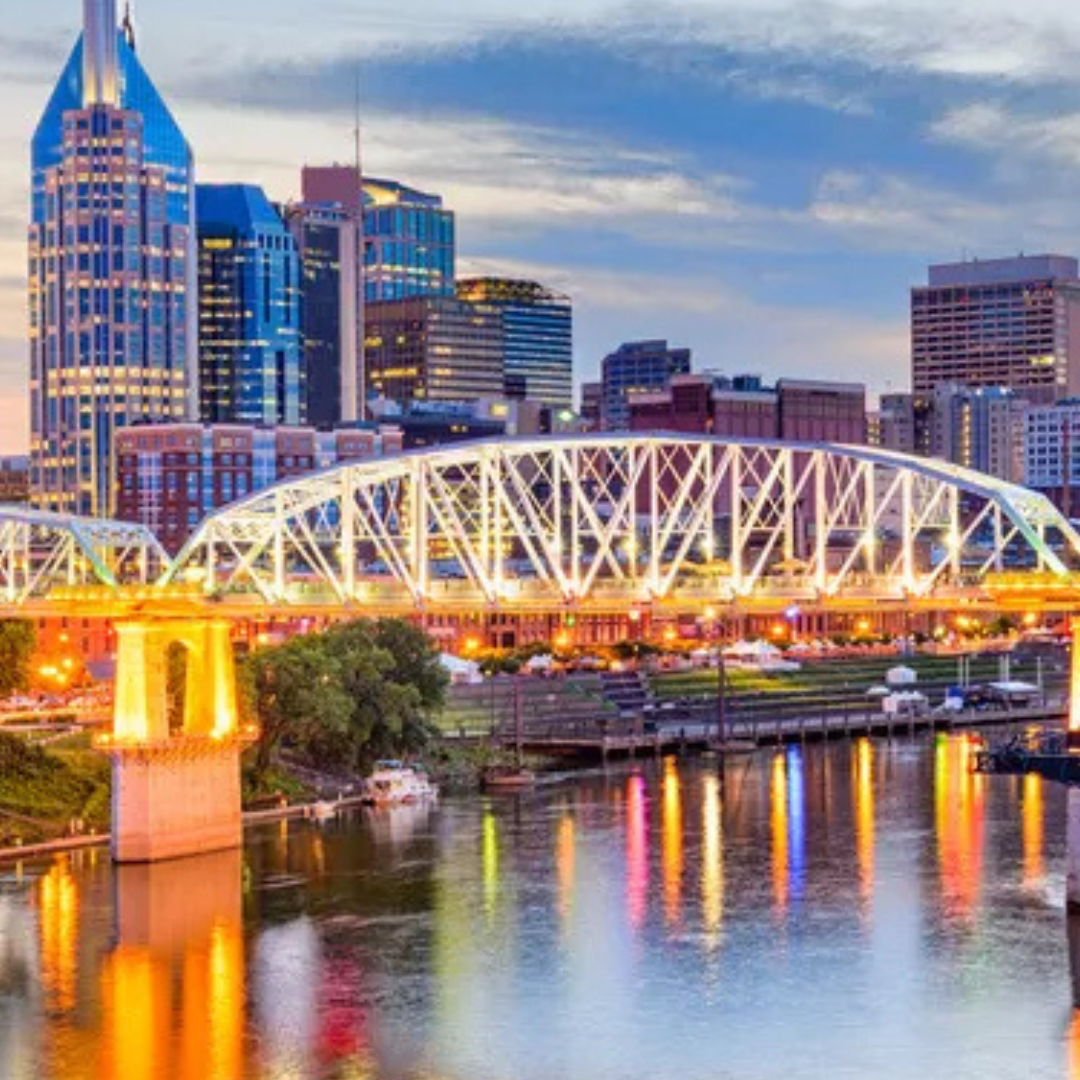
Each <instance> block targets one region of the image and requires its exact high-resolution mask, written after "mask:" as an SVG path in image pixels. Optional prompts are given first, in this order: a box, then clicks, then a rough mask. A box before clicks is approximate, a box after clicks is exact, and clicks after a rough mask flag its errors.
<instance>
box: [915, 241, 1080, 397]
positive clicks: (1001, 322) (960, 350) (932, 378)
mask: <svg viewBox="0 0 1080 1080" xmlns="http://www.w3.org/2000/svg"><path fill="white" fill-rule="evenodd" d="M911 350H912V386H913V388H914V391H915V393H916V394H927V393H929V392H930V391H932V390H933V389H934V388H935V387H937V386H941V385H944V384H953V385H961V386H971V387H979V386H1002V387H1008V388H1010V389H1013V390H1018V391H1021V392H1022V393H1024V394H1025V396H1027V397H1028V398H1029V399H1031V400H1038V401H1040V402H1044V403H1050V402H1052V401H1054V400H1055V399H1057V398H1060V397H1064V396H1067V395H1073V394H1077V393H1080V267H1078V264H1077V260H1076V259H1073V258H1067V257H1065V256H1061V255H1037V256H1020V257H1018V258H1014V259H992V260H989V261H977V262H963V263H950V264H945V265H940V266H931V267H930V273H929V282H928V285H926V286H923V287H919V288H915V289H913V290H912V293H911Z"/></svg>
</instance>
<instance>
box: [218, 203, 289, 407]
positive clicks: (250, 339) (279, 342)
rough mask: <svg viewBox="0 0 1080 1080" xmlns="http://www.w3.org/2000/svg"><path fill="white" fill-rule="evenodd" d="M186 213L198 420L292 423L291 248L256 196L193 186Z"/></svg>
mask: <svg viewBox="0 0 1080 1080" xmlns="http://www.w3.org/2000/svg"><path fill="white" fill-rule="evenodd" d="M196 205H197V212H196V221H197V230H198V243H199V413H200V417H201V419H202V420H203V421H204V422H207V423H246V424H299V423H302V422H303V421H304V419H305V417H304V411H305V410H304V408H303V399H302V386H301V341H300V260H299V255H298V254H297V248H296V241H295V240H294V239H293V236H292V234H291V233H290V232H289V230H288V228H286V226H285V222H284V220H283V219H282V217H281V215H280V214H279V213H278V212H277V210H275V209H274V207H273V205H272V204H271V203H270V200H269V199H268V198H267V197H266V194H265V193H264V192H263V190H262V189H261V188H257V187H252V186H251V185H248V184H220V185H217V184H214V185H211V184H200V185H199V187H198V188H197V189H196Z"/></svg>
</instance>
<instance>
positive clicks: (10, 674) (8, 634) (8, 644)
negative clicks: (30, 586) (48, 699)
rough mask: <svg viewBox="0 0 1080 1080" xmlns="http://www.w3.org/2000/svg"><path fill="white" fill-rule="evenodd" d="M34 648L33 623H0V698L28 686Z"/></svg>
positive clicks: (35, 641)
mask: <svg viewBox="0 0 1080 1080" xmlns="http://www.w3.org/2000/svg"><path fill="white" fill-rule="evenodd" d="M36 647H37V636H36V634H35V633H34V624H33V623H29V622H22V621H15V620H6V621H0V697H8V696H9V695H10V694H14V693H15V692H16V691H18V690H25V689H26V688H27V687H28V686H29V685H30V661H31V660H32V659H33V656H34V649H35V648H36Z"/></svg>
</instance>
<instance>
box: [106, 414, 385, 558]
mask: <svg viewBox="0 0 1080 1080" xmlns="http://www.w3.org/2000/svg"><path fill="white" fill-rule="evenodd" d="M401 448H402V433H401V430H400V428H397V427H393V426H390V425H381V426H380V425H375V424H371V425H363V426H357V427H356V428H351V429H342V430H339V431H332V432H321V431H316V430H315V429H314V428H309V427H278V428H257V427H251V426H248V425H243V424H208V425H202V424H154V425H147V426H146V427H135V428H128V429H127V430H125V431H122V432H120V433H119V434H118V435H117V439H116V456H117V462H116V474H117V480H118V487H119V492H118V495H117V500H116V509H117V516H118V517H119V519H120V520H122V521H135V522H138V523H140V524H144V525H146V526H148V527H149V528H150V529H151V530H152V531H153V532H154V533H155V534H156V535H157V536H158V538H159V539H160V540H161V542H162V544H164V545H165V547H166V548H167V549H168V550H169V551H171V552H176V551H179V550H180V548H181V547H182V546H183V544H184V542H185V541H186V540H187V538H188V536H190V535H191V533H192V532H193V531H194V529H195V526H196V525H198V524H199V522H200V521H202V519H203V518H204V517H206V515H207V514H209V513H211V512H212V511H214V510H216V509H218V508H220V507H222V506H227V505H228V504H229V503H232V502H235V501H237V500H239V499H243V498H245V497H246V496H248V495H251V494H254V493H255V492H257V491H262V490H263V489H264V488H268V487H270V486H271V485H273V484H275V483H277V482H278V481H279V480H287V479H289V478H290V477H294V476H302V475H304V474H305V473H311V472H317V471H319V470H322V469H329V468H331V467H332V466H334V465H336V464H338V463H339V462H344V461H361V460H364V459H366V458H372V457H382V456H383V455H384V454H392V453H396V452H397V451H399V450H401Z"/></svg>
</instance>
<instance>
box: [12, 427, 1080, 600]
mask: <svg viewBox="0 0 1080 1080" xmlns="http://www.w3.org/2000/svg"><path fill="white" fill-rule="evenodd" d="M1077 570H1080V535H1078V534H1077V532H1076V530H1075V529H1074V528H1073V526H1072V525H1071V524H1070V523H1069V522H1068V521H1066V520H1065V518H1064V517H1063V516H1062V515H1061V514H1060V513H1059V512H1058V511H1057V509H1056V508H1055V507H1054V506H1053V505H1052V504H1051V503H1050V502H1049V500H1047V499H1046V498H1045V497H1043V496H1041V495H1039V494H1036V493H1034V492H1031V491H1028V490H1026V489H1024V488H1021V487H1017V486H1016V485H1013V484H1008V483H1005V482H1003V481H1000V480H996V479H994V478H992V477H988V476H984V475H981V474H979V473H975V472H972V471H970V470H967V469H962V468H959V467H956V466H952V465H949V464H946V463H943V462H936V461H929V460H926V459H922V458H912V457H907V456H905V455H901V454H896V453H891V452H888V451H882V450H876V449H871V448H867V447H856V446H838V445H822V444H799V443H778V442H767V441H759V440H748V439H742V440H735V439H725V438H708V437H687V436H681V435H585V436H578V435H575V436H561V437H549V438H539V439H505V440H498V441H492V442H479V443H467V444H459V445H456V446H451V447H443V448H437V449H433V450H424V451H418V452H412V453H405V454H401V455H396V456H393V457H388V458H383V459H375V460H371V461H364V462H358V463H355V464H348V465H343V466H340V467H338V468H335V469H332V470H330V471H327V472H323V473H318V474H315V475H311V476H305V477H301V478H298V479H295V480H292V481H289V482H287V483H283V484H280V485H278V486H276V487H273V488H270V489H267V490H265V491H263V492H260V493H258V494H256V495H253V496H251V497H250V498H247V499H245V500H243V501H241V502H238V503H235V504H233V505H231V506H229V507H226V508H225V509H223V510H221V511H219V512H218V513H216V514H214V515H213V516H211V517H209V518H208V519H207V520H206V521H205V522H204V523H203V524H202V526H201V527H200V529H199V530H198V532H197V533H196V534H195V535H194V536H193V537H192V539H191V541H190V542H189V543H188V544H187V546H186V547H185V548H184V550H183V551H182V552H181V553H180V554H179V556H178V557H177V558H176V559H175V560H168V559H167V558H166V557H165V555H164V552H163V551H162V550H161V547H160V545H159V544H158V542H157V541H156V540H155V538H154V537H153V536H151V535H150V534H149V533H148V532H147V531H146V530H145V529H142V528H141V527H139V526H133V525H125V524H119V523H113V522H90V521H85V520H80V519H75V518H64V517H61V516H58V515H48V514H41V513H37V512H33V511H27V510H24V509H19V508H9V509H0V599H2V601H3V602H4V603H5V604H6V606H7V607H9V608H13V609H18V608H20V607H26V608H32V609H38V608H42V607H44V608H54V607H55V608H58V609H59V608H69V607H70V608H83V609H85V608H87V607H90V606H93V605H94V604H96V605H98V606H99V607H100V608H101V610H102V612H103V613H108V611H107V609H109V608H111V607H114V606H115V604H116V603H122V604H124V605H126V604H129V603H131V602H132V598H133V595H134V596H137V598H138V600H139V602H140V603H141V604H142V605H147V606H148V605H152V604H153V603H154V602H155V601H156V602H158V603H161V604H164V605H168V604H175V603H177V602H179V601H180V599H181V598H185V599H186V600H188V601H190V600H192V599H194V598H205V599H206V600H208V601H210V600H212V601H213V602H214V603H215V604H217V605H219V610H222V611H226V610H233V609H235V610H236V611H237V612H243V611H251V610H258V611H273V610H276V609H283V610H290V609H292V610H305V611H318V610H327V611H335V610H341V609H355V610H357V611H359V612H365V611H370V612H372V613H382V614H385V613H395V612H396V613H407V612H410V611H417V610H422V611H428V612H437V611H441V610H445V611H448V612H460V611H466V610H471V611H483V610H504V611H508V612H513V611H521V612H530V611H565V610H567V609H580V610H582V611H602V612H613V613H619V612H626V611H627V610H630V609H633V608H635V607H638V606H641V605H653V606H656V607H660V608H664V607H669V608H687V609H691V610H692V609H694V608H696V607H706V606H707V607H725V606H732V607H737V608H739V609H740V610H743V611H753V610H754V609H755V608H760V609H762V610H774V609H777V608H780V609H782V608H783V607H785V606H788V605H791V604H804V605H814V606H816V607H818V608H820V609H822V610H826V609H829V608H845V607H857V606H864V607H865V606H866V605H867V604H868V603H892V604H906V605H908V606H910V607H912V608H919V607H934V608H947V607H950V606H953V605H959V604H962V603H971V602H983V601H992V600H995V599H997V600H1002V601H1004V600H1006V599H1009V600H1012V599H1016V600H1017V602H1020V601H1021V600H1024V602H1031V601H1033V600H1035V599H1039V600H1040V601H1041V602H1046V603H1056V604H1060V605H1061V606H1063V607H1069V606H1072V604H1073V603H1074V602H1075V601H1076V599H1077V598H1078V597H1080V588H1077V587H1076V586H1075V585H1074V578H1073V573H1074V571H1077ZM1075 581H1080V578H1077V579H1075ZM92 585H97V586H101V587H103V588H98V589H90V590H88V589H87V586H92ZM125 586H126V587H125Z"/></svg>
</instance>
